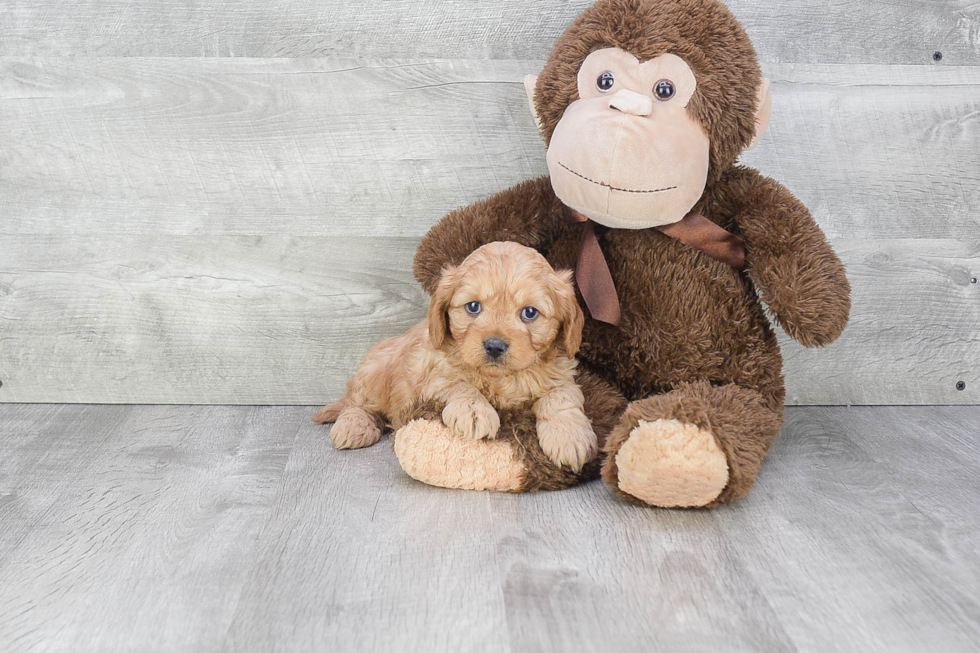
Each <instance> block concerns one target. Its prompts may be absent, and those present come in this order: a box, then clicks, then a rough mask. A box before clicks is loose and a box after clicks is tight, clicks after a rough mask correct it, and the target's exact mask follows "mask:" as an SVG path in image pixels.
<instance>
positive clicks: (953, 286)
mask: <svg viewBox="0 0 980 653" xmlns="http://www.w3.org/2000/svg"><path fill="white" fill-rule="evenodd" d="M416 244H417V241H416V240H415V239H412V238H376V239H367V238H326V237H316V238H302V239H301V238H293V237H289V236H281V237H273V236H166V237H149V236H102V237H86V238H83V237H76V238H73V239H70V240H69V239H65V238H63V237H60V236H55V235H52V236H0V251H3V252H6V255H5V256H4V257H3V258H2V259H0V322H2V323H3V325H4V330H3V332H2V335H0V381H3V386H2V387H0V401H42V402H57V401H71V402H118V403H219V404H226V403H231V404H249V403H282V404H313V403H324V402H325V401H327V400H328V399H334V398H336V397H338V396H340V394H341V393H342V389H343V384H344V382H345V381H346V379H347V378H348V376H349V375H350V374H351V373H352V372H353V371H354V369H355V368H356V366H357V365H358V363H359V362H360V360H361V357H362V356H363V355H364V353H365V352H366V351H367V349H368V347H370V346H371V345H372V344H373V343H375V342H377V341H378V340H380V339H382V338H384V337H388V336H391V335H395V334H398V333H401V332H403V331H404V330H406V329H407V328H408V327H409V326H410V325H411V324H413V323H414V322H415V321H416V320H418V319H421V318H422V317H423V316H424V314H425V310H426V308H427V306H428V298H427V297H426V296H425V294H424V293H423V292H422V291H421V289H419V288H418V286H417V285H416V284H415V282H414V280H413V279H412V278H411V260H412V256H413V254H414V249H415V246H416ZM834 246H835V248H836V249H837V251H838V252H840V254H841V256H842V257H843V259H844V262H845V265H847V267H848V273H849V276H850V279H851V283H852V285H853V287H854V310H853V314H852V317H851V323H850V325H849V326H848V328H847V330H846V331H845V332H844V335H843V336H842V337H841V339H840V340H839V341H838V342H836V343H834V344H833V345H831V346H830V347H828V348H825V349H818V350H806V349H804V348H802V347H801V346H799V345H797V344H796V343H795V342H793V341H790V340H789V339H788V338H786V337H783V338H782V343H783V352H784V357H785V359H786V364H785V370H786V376H787V391H788V396H787V402H788V403H790V404H892V403H911V404H975V403H980V371H978V369H977V367H976V361H977V360H980V337H978V335H977V334H978V333H980V285H978V284H974V283H971V279H972V278H973V277H972V276H971V275H975V274H976V272H975V271H976V270H978V269H980V250H978V247H980V243H978V244H973V245H970V244H967V243H963V242H960V241H957V240H914V239H895V240H887V239H880V240H868V241H865V240H849V239H835V240H834ZM777 331H778V330H777ZM780 333H781V332H780ZM959 381H963V382H964V383H965V384H966V388H965V389H964V390H957V389H956V384H957V382H959Z"/></svg>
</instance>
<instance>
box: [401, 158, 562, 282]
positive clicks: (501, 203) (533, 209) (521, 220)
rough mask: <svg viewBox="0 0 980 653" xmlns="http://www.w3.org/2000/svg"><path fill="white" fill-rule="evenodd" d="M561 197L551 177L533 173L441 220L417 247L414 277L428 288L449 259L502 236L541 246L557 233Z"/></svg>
mask: <svg viewBox="0 0 980 653" xmlns="http://www.w3.org/2000/svg"><path fill="white" fill-rule="evenodd" d="M557 206H558V199H557V198H556V197H555V194H554V191H552V190H551V182H550V180H549V179H548V178H547V177H540V178H538V179H531V180H529V181H525V182H523V183H520V184H518V185H517V186H514V187H512V188H508V189H507V190H504V191H501V192H499V193H497V194H496V195H492V196H490V197H488V198H486V199H484V200H480V201H479V202H476V203H474V204H470V205H469V206H465V207H463V208H460V209H456V210H455V211H453V212H452V213H449V214H448V215H446V217H444V218H443V219H442V220H440V221H439V222H438V223H437V224H436V225H435V226H434V227H432V229H430V230H429V233H428V234H426V236H425V238H423V239H422V242H421V243H420V244H419V248H418V250H417V251H416V252H415V267H414V272H415V278H416V279H418V282H419V283H420V284H422V287H423V288H425V290H426V291H427V292H429V293H432V292H433V291H434V290H435V287H436V285H437V284H438V282H439V274H440V272H442V269H443V267H445V266H446V265H459V264H460V263H461V262H462V261H463V259H464V258H466V257H467V256H469V255H470V253H471V252H473V250H475V249H477V248H479V247H481V246H483V245H486V244H487V243H492V242H494V241H498V240H509V241H514V242H517V243H520V244H522V245H526V246H527V247H535V248H539V247H541V246H542V245H544V244H546V243H547V242H548V241H549V239H550V238H552V237H553V235H552V234H553V233H554V227H555V226H556V219H555V215H560V211H557V209H556V207H557Z"/></svg>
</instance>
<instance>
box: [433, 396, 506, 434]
mask: <svg viewBox="0 0 980 653" xmlns="http://www.w3.org/2000/svg"><path fill="white" fill-rule="evenodd" d="M442 421H443V423H444V424H445V425H446V426H448V427H449V428H450V429H451V430H452V432H453V433H455V434H456V435H458V436H460V437H461V438H465V439H467V440H480V439H482V438H495V437H497V431H498V430H500V417H499V416H498V415H497V411H495V410H494V409H493V406H491V405H490V402H488V401H487V400H486V399H484V398H482V397H480V398H479V399H469V398H467V399H453V400H451V401H450V402H449V403H448V404H446V407H445V408H444V409H443V411H442Z"/></svg>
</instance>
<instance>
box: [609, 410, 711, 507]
mask: <svg viewBox="0 0 980 653" xmlns="http://www.w3.org/2000/svg"><path fill="white" fill-rule="evenodd" d="M615 456H616V466H617V467H618V469H619V489H620V490H621V491H622V492H625V493H626V494H629V495H630V496H632V497H635V498H637V499H639V500H640V501H643V502H644V503H647V504H649V505H652V506H658V507H661V508H695V507H701V506H705V505H708V504H709V503H711V502H712V501H714V500H715V499H716V498H718V495H720V494H721V491H722V490H724V489H725V486H726V485H728V461H727V460H726V458H725V453H724V452H723V451H722V450H721V448H720V447H719V446H718V442H717V441H716V440H715V437H714V436H713V435H712V434H711V432H710V431H706V430H703V429H700V428H698V427H697V426H694V425H693V424H685V423H683V422H680V421H678V420H676V419H658V420H655V421H653V422H647V421H644V420H640V421H639V425H638V426H637V427H635V428H634V429H633V430H632V431H630V434H629V438H628V439H627V440H626V442H624V443H623V445H622V447H620V449H619V451H618V452H616V454H615Z"/></svg>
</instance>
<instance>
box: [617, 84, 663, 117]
mask: <svg viewBox="0 0 980 653" xmlns="http://www.w3.org/2000/svg"><path fill="white" fill-rule="evenodd" d="M609 108H610V109H616V110H618V111H622V112H623V113H628V114H630V115H633V116H649V115H650V114H651V113H652V112H653V100H652V99H650V97H648V96H646V95H641V94H639V93H637V92H635V91H631V90H629V89H626V88H624V89H623V90H621V91H616V92H615V93H613V95H612V97H611V98H609Z"/></svg>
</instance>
